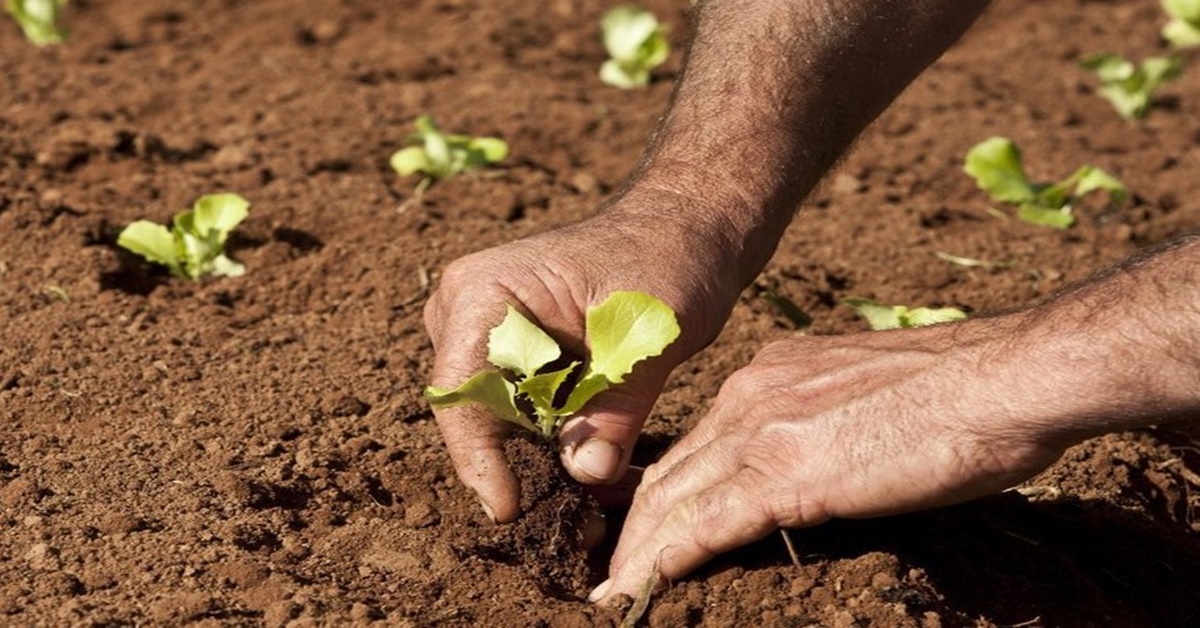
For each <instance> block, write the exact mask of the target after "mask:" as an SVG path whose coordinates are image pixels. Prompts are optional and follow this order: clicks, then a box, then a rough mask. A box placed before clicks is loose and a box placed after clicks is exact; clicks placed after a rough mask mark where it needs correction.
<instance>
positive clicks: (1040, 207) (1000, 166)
mask: <svg viewBox="0 0 1200 628" xmlns="http://www.w3.org/2000/svg"><path fill="white" fill-rule="evenodd" d="M963 170H964V171H965V172H966V173H967V174H969V175H971V177H973V178H974V179H975V184H976V185H977V186H979V189H981V190H983V191H984V192H987V193H988V195H990V196H991V197H992V200H994V201H996V202H998V203H1011V204H1013V205H1016V206H1017V217H1018V218H1020V219H1021V220H1023V221H1025V222H1028V223H1032V224H1035V225H1043V226H1047V227H1054V228H1056V229H1066V228H1067V227H1070V226H1071V225H1073V224H1075V216H1074V215H1073V214H1072V213H1071V206H1072V204H1074V203H1075V202H1076V201H1077V200H1078V199H1080V198H1083V197H1084V196H1085V195H1087V194H1089V193H1090V192H1094V191H1096V190H1104V191H1106V192H1108V198H1109V203H1110V204H1111V205H1112V206H1113V207H1118V206H1120V205H1121V204H1122V203H1124V202H1125V198H1126V196H1127V195H1128V192H1127V190H1126V189H1125V186H1124V185H1122V184H1121V182H1120V181H1118V180H1117V179H1116V178H1115V177H1113V176H1112V175H1110V174H1108V173H1107V172H1104V171H1103V170H1101V169H1099V168H1095V167H1092V166H1082V167H1080V168H1079V169H1078V170H1076V171H1075V172H1074V174H1072V175H1071V176H1069V177H1067V178H1066V179H1063V180H1062V181H1059V182H1058V183H1052V184H1045V183H1034V182H1032V181H1030V180H1029V177H1028V176H1026V175H1025V168H1024V166H1023V165H1022V163H1021V151H1020V149H1018V148H1017V145H1016V144H1014V143H1013V142H1012V140H1010V139H1008V138H1005V137H992V138H989V139H986V140H984V141H982V142H980V143H978V144H976V145H975V146H973V147H972V148H971V150H970V151H968V152H967V158H966V162H965V163H964V164H963Z"/></svg>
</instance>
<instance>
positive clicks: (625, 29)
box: [600, 5, 659, 61]
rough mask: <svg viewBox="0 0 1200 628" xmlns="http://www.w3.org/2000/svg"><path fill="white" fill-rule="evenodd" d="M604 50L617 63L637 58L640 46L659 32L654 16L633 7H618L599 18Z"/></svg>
mask: <svg viewBox="0 0 1200 628" xmlns="http://www.w3.org/2000/svg"><path fill="white" fill-rule="evenodd" d="M600 30H601V31H602V32H603V35H604V49H605V50H607V51H608V56H610V57H612V58H613V59H617V60H619V61H626V60H632V59H635V58H637V56H638V53H639V51H640V50H641V48H642V45H643V44H644V43H645V42H646V41H648V40H649V39H650V38H651V37H653V36H654V34H655V33H656V32H657V31H658V30H659V26H658V18H656V17H654V14H653V13H651V12H649V11H647V10H645V9H642V8H640V7H636V6H633V5H625V6H619V7H616V8H614V9H611V10H609V11H608V12H606V13H605V14H604V16H603V17H602V18H600Z"/></svg>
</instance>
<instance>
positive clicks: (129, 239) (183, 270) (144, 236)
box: [117, 194, 250, 280]
mask: <svg viewBox="0 0 1200 628" xmlns="http://www.w3.org/2000/svg"><path fill="white" fill-rule="evenodd" d="M249 211H250V203H249V202H248V201H246V199H244V198H242V197H240V196H238V195H237V194H209V195H207V196H202V197H200V199H199V200H197V201H196V203H195V205H193V206H192V209H190V210H188V211H184V212H180V213H179V214H176V215H175V218H174V221H173V224H172V227H171V229H170V230H168V229H167V228H166V227H164V226H163V225H160V224H158V223H155V222H151V221H149V220H138V221H136V222H133V223H131V224H130V225H129V226H127V227H125V229H124V230H122V231H121V234H120V235H119V236H117V245H118V246H120V247H122V248H124V249H127V250H129V251H132V252H133V253H136V254H138V255H141V256H142V257H144V258H146V259H147V260H149V261H151V262H153V263H155V264H162V265H163V266H166V267H167V268H168V269H170V271H171V274H172V275H175V276H176V277H184V278H187V279H192V280H196V279H200V278H201V277H203V276H206V275H213V276H216V277H222V276H224V277H238V276H240V275H242V274H244V273H245V272H246V267H245V266H242V265H241V264H239V263H237V262H235V261H233V260H231V259H229V258H228V257H225V241H226V239H228V237H229V232H230V231H233V229H234V227H237V226H238V224H239V223H241V222H242V220H244V219H245V218H246V215H247V214H249Z"/></svg>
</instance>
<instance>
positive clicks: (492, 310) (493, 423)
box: [425, 192, 741, 522]
mask: <svg viewBox="0 0 1200 628" xmlns="http://www.w3.org/2000/svg"><path fill="white" fill-rule="evenodd" d="M685 204H686V205H692V203H690V201H688V200H687V199H681V198H676V197H674V196H672V195H670V194H667V193H658V192H656V193H646V192H640V193H637V194H627V195H625V196H624V197H623V198H622V199H621V200H619V201H617V202H616V203H614V204H613V205H612V206H610V207H609V208H608V209H607V210H606V211H604V212H602V213H601V214H599V215H597V216H596V217H594V218H592V219H589V220H587V221H585V222H582V223H578V224H575V225H571V226H568V227H563V228H560V229H557V230H554V231H550V232H547V233H543V234H541V235H537V236H533V237H530V238H526V239H524V240H519V241H516V242H512V243H510V244H506V245H503V246H499V247H496V248H493V249H489V250H486V251H482V252H479V253H475V254H473V255H469V256H467V257H464V258H462V259H459V260H457V261H455V262H454V263H453V264H451V265H450V266H448V267H447V268H446V270H445V272H444V273H443V275H442V278H441V282H440V285H439V287H438V289H437V291H436V292H435V293H434V294H433V295H431V296H430V299H429V301H428V303H427V304H426V307H425V326H426V328H427V330H428V332H429V335H430V337H431V338H432V340H433V344H434V348H435V350H436V353H437V355H436V359H435V362H434V369H433V376H432V384H433V385H435V386H444V387H453V386H457V385H458V384H461V383H462V382H463V381H465V380H466V379H467V378H468V377H470V376H471V375H473V374H474V373H475V372H477V371H479V370H480V369H482V368H485V367H486V366H487V364H486V356H487V337H488V332H489V330H490V329H491V328H492V327H494V326H495V325H496V324H497V323H499V322H500V320H501V319H502V318H503V317H504V313H505V307H504V304H505V303H511V304H512V305H513V306H515V307H517V308H518V309H521V310H523V311H524V313H525V314H526V315H528V316H529V317H530V318H531V320H533V321H535V322H536V323H537V324H538V325H539V326H541V327H542V328H543V329H545V330H546V331H547V332H548V333H550V335H552V336H554V337H555V339H556V340H558V341H559V342H560V344H562V345H563V346H564V347H566V348H567V349H568V350H569V351H574V352H575V353H578V354H583V351H584V345H583V336H584V318H585V313H586V311H587V308H588V306H590V305H595V304H598V303H599V302H600V301H602V300H603V299H604V298H605V297H607V296H608V294H609V293H611V292H613V291H616V290H641V291H644V292H647V293H650V294H653V295H655V296H656V297H658V298H659V299H661V300H663V301H664V302H666V303H667V304H668V305H670V306H671V307H672V308H673V309H674V310H675V312H676V314H677V316H678V318H679V323H680V327H681V329H682V333H681V335H680V337H679V338H678V339H677V340H676V341H675V342H674V343H673V344H672V345H671V346H670V347H668V348H667V350H666V352H665V353H664V354H663V355H662V356H659V357H655V358H652V359H650V360H648V361H646V362H643V363H640V364H638V365H637V366H636V368H635V369H634V371H633V373H632V374H631V375H630V376H629V377H627V378H626V381H625V382H624V383H622V384H621V385H620V386H617V387H614V388H612V389H610V390H608V391H605V392H604V393H602V394H600V395H598V396H597V397H596V398H594V399H593V400H592V401H591V402H589V403H588V405H587V406H585V407H584V409H583V410H582V411H581V413H580V415H579V416H578V417H576V418H574V419H572V420H571V421H569V422H568V423H567V424H566V425H565V426H564V428H563V430H562V431H561V434H560V438H559V441H560V446H561V447H562V451H563V462H564V465H565V466H566V468H567V470H568V471H569V472H570V473H571V475H572V476H573V477H574V478H575V479H577V480H578V481H580V482H583V483H585V484H609V483H613V482H616V481H618V480H620V479H621V477H622V476H623V475H624V473H625V470H626V468H627V467H628V465H629V456H630V454H631V452H632V450H633V444H634V441H636V439H637V437H638V434H639V432H640V430H641V427H642V423H643V422H644V420H645V417H646V415H647V414H648V413H649V411H650V409H651V407H652V406H653V404H654V402H655V400H656V399H657V397H658V395H659V393H660V392H661V391H662V387H663V383H664V382H665V381H666V378H667V375H668V374H669V373H670V372H671V370H672V369H673V368H674V367H675V366H676V365H678V364H679V363H680V362H682V361H683V360H684V359H686V358H687V357H689V356H690V355H692V354H693V353H695V352H696V351H698V350H700V349H701V348H702V347H704V346H705V345H706V344H708V343H709V342H711V340H712V338H713V337H715V335H716V333H717V332H718V331H719V330H720V327H721V325H722V324H723V323H724V321H725V319H726V318H727V317H728V314H729V310H730V308H731V307H732V304H733V302H734V300H735V299H736V297H737V294H738V292H739V290H740V288H741V286H740V284H739V279H738V277H737V275H736V273H735V272H734V269H736V268H737V266H738V265H737V264H736V263H735V262H736V261H737V260H730V259H728V257H729V255H730V251H729V247H728V246H722V242H721V240H720V239H719V238H717V237H714V236H712V235H710V234H709V233H707V232H705V231H704V230H703V229H700V228H699V225H700V224H701V223H702V221H699V220H696V210H691V211H682V210H680V207H683V206H684V205H685ZM634 205H636V207H637V211H625V209H624V208H626V207H631V206H634ZM654 205H662V206H664V207H663V208H662V209H663V211H657V212H656V211H648V207H653V206H654ZM677 206H678V207H677ZM671 216H679V217H683V218H687V220H683V219H678V218H676V219H672V218H671ZM436 414H437V421H438V425H439V427H440V428H441V430H442V434H443V436H444V437H445V440H446V445H447V448H448V450H449V453H450V455H451V458H452V459H453V462H454V466H455V468H456V470H457V471H458V474H459V476H460V478H462V480H463V482H464V483H465V484H466V485H467V486H468V487H469V488H471V489H472V490H474V491H475V492H476V494H477V495H478V497H479V499H480V500H481V502H482V503H483V505H484V509H485V510H486V511H487V512H488V514H489V516H490V517H491V518H492V519H493V520H495V521H498V522H507V521H512V520H514V519H515V518H516V517H517V515H518V514H519V508H518V503H519V495H518V487H517V482H516V480H515V478H514V476H513V474H512V472H511V471H510V470H509V468H508V466H507V464H506V462H505V460H504V454H503V450H502V448H501V441H502V439H503V437H504V435H505V432H506V430H507V429H508V426H507V424H506V423H503V422H501V421H497V420H495V419H494V418H492V417H491V416H489V415H488V414H487V412H486V411H485V410H483V409H480V408H477V407H469V406H468V407H456V408H445V409H439V410H438V411H437V413H436Z"/></svg>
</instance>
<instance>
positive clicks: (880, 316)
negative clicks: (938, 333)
mask: <svg viewBox="0 0 1200 628" xmlns="http://www.w3.org/2000/svg"><path fill="white" fill-rule="evenodd" d="M842 303H843V304H845V305H849V306H850V307H852V308H854V312H855V313H857V314H858V315H859V316H861V317H862V318H863V319H864V320H866V321H867V324H868V325H870V326H871V329H873V330H875V331H881V330H884V329H902V328H903V329H907V328H909V327H924V326H925V325H934V324H937V323H947V322H950V321H958V320H962V319H964V318H966V317H967V314H966V313H965V312H963V311H962V310H960V309H958V308H953V307H943V308H928V307H914V308H910V307H906V306H903V305H882V304H880V303H876V302H875V301H872V300H870V299H860V298H858V297H846V298H845V299H842Z"/></svg>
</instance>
